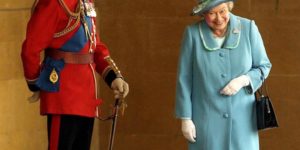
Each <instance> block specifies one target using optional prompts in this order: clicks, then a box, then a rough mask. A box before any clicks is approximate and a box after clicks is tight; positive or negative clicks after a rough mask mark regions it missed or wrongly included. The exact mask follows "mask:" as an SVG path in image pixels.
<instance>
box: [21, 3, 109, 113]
mask: <svg viewBox="0 0 300 150" xmlns="http://www.w3.org/2000/svg"><path fill="white" fill-rule="evenodd" d="M64 1H65V3H66V4H67V6H68V8H70V10H71V11H72V12H74V10H75V8H76V6H77V0H64ZM68 19H69V16H67V14H66V12H65V11H64V10H63V8H62V7H61V5H60V4H59V2H58V0H39V2H38V4H37V6H36V8H35V11H34V13H33V14H32V16H31V18H30V20H29V23H28V26H27V34H26V39H25V41H24V43H23V47H22V54H21V56H22V61H23V67H24V75H25V78H26V80H27V81H35V80H36V79H37V78H38V77H39V74H40V71H41V65H40V62H41V60H40V53H41V52H42V51H43V50H45V49H46V48H53V49H59V48H60V47H61V46H62V45H63V44H64V43H65V42H66V41H67V40H68V39H70V38H71V37H72V36H73V35H74V33H75V32H76V31H77V29H78V28H79V26H78V27H77V28H76V29H75V30H74V31H72V32H70V33H68V34H66V35H64V36H62V37H59V38H54V37H53V35H54V33H57V32H59V31H62V30H63V29H64V28H65V27H66V25H67V23H68ZM93 19H95V18H93ZM94 22H95V20H94ZM92 34H95V33H92ZM93 49H94V52H95V55H94V61H95V63H94V64H91V65H90V64H65V66H64V68H63V69H62V71H61V74H60V87H59V88H60V89H59V92H46V91H41V95H40V100H41V103H40V107H41V114H42V115H46V114H71V115H80V116H86V117H94V116H95V114H96V113H95V112H96V108H97V106H98V105H99V104H100V100H99V99H97V97H96V92H97V90H96V83H97V82H96V81H95V78H94V74H93V71H94V69H95V70H96V71H97V72H98V73H99V74H101V75H102V74H103V73H104V72H106V71H107V68H108V64H107V62H106V61H105V60H104V57H106V56H108V55H109V51H108V49H107V48H106V46H105V45H104V44H103V43H102V42H100V40H99V37H98V36H97V44H96V47H93ZM88 51H89V42H87V43H86V45H85V46H84V48H82V49H81V50H80V52H79V53H87V52H88Z"/></svg>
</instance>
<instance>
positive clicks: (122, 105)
mask: <svg viewBox="0 0 300 150" xmlns="http://www.w3.org/2000/svg"><path fill="white" fill-rule="evenodd" d="M126 107H127V104H126V102H125V101H124V99H119V98H118V99H116V101H115V105H114V108H113V111H112V115H110V116H108V117H106V118H102V117H100V116H98V117H97V118H98V119H99V120H101V121H107V120H112V126H111V133H110V140H109V147H108V149H109V150H113V145H114V138H115V134H116V127H117V121H118V116H119V114H118V112H119V109H120V108H121V111H122V112H121V115H122V116H123V115H124V111H125V108H126Z"/></svg>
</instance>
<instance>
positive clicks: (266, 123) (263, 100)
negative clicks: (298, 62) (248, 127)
mask: <svg viewBox="0 0 300 150" xmlns="http://www.w3.org/2000/svg"><path fill="white" fill-rule="evenodd" d="M259 70H260V72H261V75H262V76H261V79H262V86H261V87H260V88H259V89H258V90H257V91H256V92H255V101H256V116H257V129H258V130H266V129H272V128H277V127H278V122H277V117H276V114H275V111H274V107H273V105H272V102H271V99H270V97H269V96H268V91H267V85H266V82H265V81H264V79H265V78H264V73H263V72H262V70H261V69H260V68H259Z"/></svg>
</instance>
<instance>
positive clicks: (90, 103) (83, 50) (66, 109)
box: [21, 0, 129, 150]
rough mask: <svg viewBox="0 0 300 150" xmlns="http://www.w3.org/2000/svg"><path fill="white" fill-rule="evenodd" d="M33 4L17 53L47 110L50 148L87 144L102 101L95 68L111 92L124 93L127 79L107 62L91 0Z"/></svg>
mask: <svg viewBox="0 0 300 150" xmlns="http://www.w3.org/2000/svg"><path fill="white" fill-rule="evenodd" d="M34 7H35V8H34V9H33V12H32V16H31V18H30V20H29V22H28V26H27V34H26V39H25V41H24V43H23V46H22V54H21V56H22V61H23V67H24V75H25V78H26V81H27V84H28V87H29V89H30V90H31V91H32V92H34V93H35V95H38V98H40V111H41V112H40V113H41V115H47V122H48V141H49V146H48V149H49V150H75V149H79V150H89V147H90V143H91V136H92V131H93V123H94V117H96V116H97V115H98V114H97V112H98V110H97V108H98V106H99V105H100V104H101V99H99V98H97V81H96V78H95V75H96V72H97V73H99V74H100V75H101V76H102V78H103V79H104V80H105V81H106V83H107V84H108V85H109V86H110V87H111V88H112V90H114V93H115V97H118V98H124V97H125V96H126V95H127V94H128V91H129V87H128V84H127V83H126V82H125V81H124V80H123V77H122V75H121V73H120V71H119V70H116V69H112V66H110V65H109V63H108V62H107V60H109V62H112V59H111V57H110V56H109V51H108V49H107V47H106V46H105V45H104V44H103V43H102V42H101V41H100V38H99V35H98V34H97V33H96V25H95V23H96V21H95V19H96V12H95V9H94V3H93V1H92V0H39V1H36V2H35V4H34ZM43 51H44V58H43V60H42V61H41V59H40V53H41V52H43Z"/></svg>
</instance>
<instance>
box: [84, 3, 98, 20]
mask: <svg viewBox="0 0 300 150" xmlns="http://www.w3.org/2000/svg"><path fill="white" fill-rule="evenodd" d="M84 7H85V14H86V15H87V16H89V17H96V16H97V14H96V11H95V6H94V3H90V2H85V3H84Z"/></svg>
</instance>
